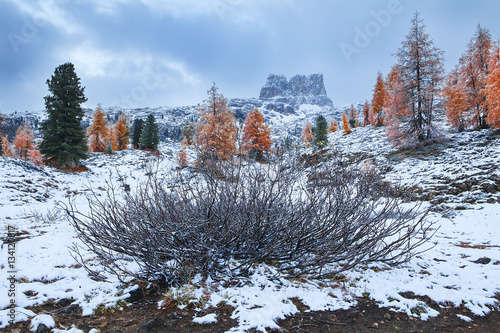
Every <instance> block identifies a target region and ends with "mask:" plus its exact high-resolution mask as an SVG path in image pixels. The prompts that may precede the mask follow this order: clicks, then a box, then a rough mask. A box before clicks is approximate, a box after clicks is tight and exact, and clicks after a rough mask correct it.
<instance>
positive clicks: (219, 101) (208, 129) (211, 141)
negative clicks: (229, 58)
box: [195, 83, 238, 161]
mask: <svg viewBox="0 0 500 333" xmlns="http://www.w3.org/2000/svg"><path fill="white" fill-rule="evenodd" d="M207 94H208V99H207V100H205V101H204V105H203V106H202V107H201V108H200V109H199V117H200V120H199V122H198V123H197V124H196V126H195V128H196V145H197V147H198V149H199V158H200V159H201V160H204V161H207V159H208V160H212V161H214V160H215V161H217V160H229V159H230V158H232V157H233V156H234V154H235V153H236V139H237V138H238V127H237V126H236V118H235V117H234V113H233V111H231V109H230V108H229V107H228V106H227V99H226V98H225V97H224V96H223V95H222V94H219V92H218V88H217V87H216V86H215V83H214V84H213V86H212V87H211V88H210V90H208V91H207Z"/></svg>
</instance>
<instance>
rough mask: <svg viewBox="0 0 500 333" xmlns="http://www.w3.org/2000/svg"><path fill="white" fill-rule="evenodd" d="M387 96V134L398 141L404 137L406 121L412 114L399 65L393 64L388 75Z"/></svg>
mask: <svg viewBox="0 0 500 333" xmlns="http://www.w3.org/2000/svg"><path fill="white" fill-rule="evenodd" d="M387 96H388V99H387V105H386V107H385V111H386V128H387V135H388V136H389V138H392V139H393V140H395V142H397V141H398V140H400V139H401V140H402V139H403V137H404V133H403V131H404V122H406V121H408V119H409V118H410V117H411V116H412V115H411V111H410V109H409V107H408V102H407V100H406V99H407V95H406V94H405V92H404V84H403V80H402V79H401V74H400V70H399V67H398V66H397V65H395V66H393V67H392V68H391V71H390V72H389V74H388V75H387Z"/></svg>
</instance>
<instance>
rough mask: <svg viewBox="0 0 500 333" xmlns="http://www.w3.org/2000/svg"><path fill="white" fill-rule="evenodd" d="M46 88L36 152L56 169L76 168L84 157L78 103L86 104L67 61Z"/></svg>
mask: <svg viewBox="0 0 500 333" xmlns="http://www.w3.org/2000/svg"><path fill="white" fill-rule="evenodd" d="M47 85H48V87H49V91H50V95H48V96H45V108H46V110H47V114H48V117H47V120H45V121H44V122H43V123H42V126H41V130H42V136H43V141H42V143H41V144H40V152H41V153H42V154H43V155H45V156H46V157H47V159H50V163H52V164H54V162H56V164H55V165H58V166H59V167H62V168H65V167H78V166H80V160H82V159H86V158H87V141H86V137H85V131H84V129H83V128H82V126H81V125H80V123H81V121H82V118H83V115H84V114H83V111H82V108H81V104H82V103H84V102H86V101H87V98H85V95H84V90H85V88H84V87H82V86H81V85H80V78H79V77H78V76H77V75H76V73H75V67H74V65H73V64H72V63H69V62H68V63H65V64H62V65H60V66H59V67H57V68H56V69H55V72H54V75H52V76H51V78H50V79H49V80H47Z"/></svg>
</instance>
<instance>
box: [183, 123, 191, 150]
mask: <svg viewBox="0 0 500 333" xmlns="http://www.w3.org/2000/svg"><path fill="white" fill-rule="evenodd" d="M182 136H183V138H184V139H186V140H187V144H188V145H191V144H193V128H192V126H191V123H190V122H189V120H186V125H184V127H183V128H182Z"/></svg>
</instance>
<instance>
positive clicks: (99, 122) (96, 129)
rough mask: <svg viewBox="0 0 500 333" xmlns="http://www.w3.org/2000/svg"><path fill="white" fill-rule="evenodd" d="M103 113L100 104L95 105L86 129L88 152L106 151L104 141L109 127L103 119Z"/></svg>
mask: <svg viewBox="0 0 500 333" xmlns="http://www.w3.org/2000/svg"><path fill="white" fill-rule="evenodd" d="M104 117H105V114H104V111H103V110H102V107H101V104H99V105H98V106H97V109H96V110H95V112H94V120H93V122H92V125H91V126H90V127H89V129H88V130H87V137H88V140H89V152H99V153H103V152H104V151H106V141H107V140H108V138H109V129H108V126H106V122H105V120H104Z"/></svg>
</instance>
